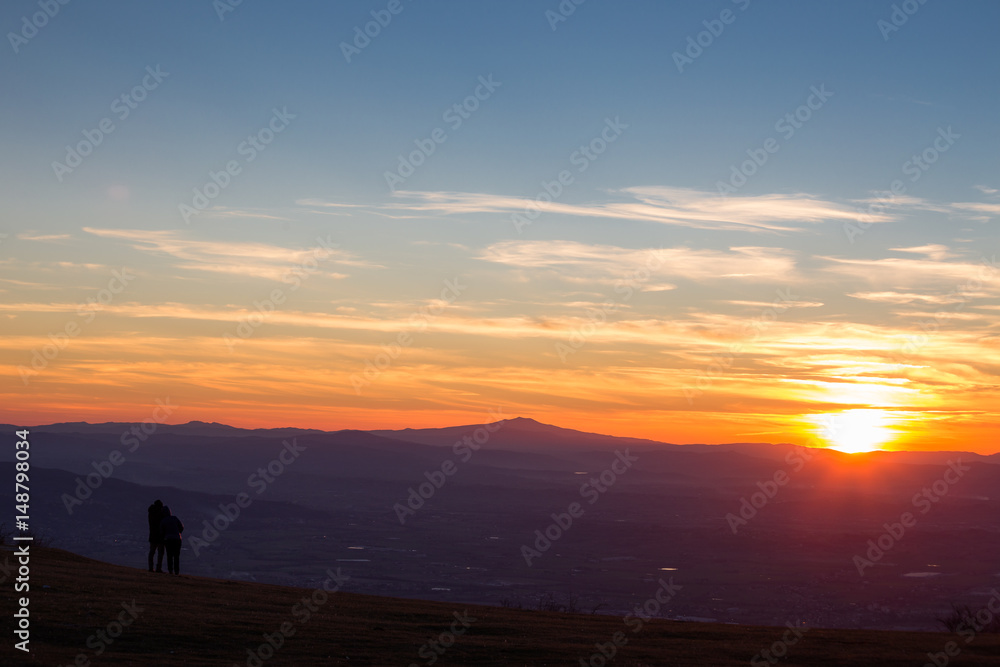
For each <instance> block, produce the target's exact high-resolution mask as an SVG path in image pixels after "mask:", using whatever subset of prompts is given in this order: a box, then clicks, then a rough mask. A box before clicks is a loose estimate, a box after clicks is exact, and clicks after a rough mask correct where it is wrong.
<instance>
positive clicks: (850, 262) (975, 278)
mask: <svg viewBox="0 0 1000 667" xmlns="http://www.w3.org/2000/svg"><path fill="white" fill-rule="evenodd" d="M819 259H823V260H826V261H828V262H830V265H829V266H827V267H826V268H825V269H824V270H825V271H829V272H832V273H835V274H841V275H847V276H851V277H854V278H859V279H862V280H865V281H868V282H870V283H872V284H877V285H893V286H896V287H915V286H922V287H925V288H927V289H928V290H930V291H932V293H937V292H940V291H942V290H963V293H964V290H965V289H967V287H968V286H969V285H973V284H976V283H978V282H980V281H983V282H985V281H990V280H993V281H996V280H997V278H998V276H997V275H996V273H997V271H996V265H995V264H994V263H991V260H989V259H987V258H985V257H984V258H983V259H982V260H981V261H980V262H979V263H971V262H967V261H966V262H945V261H934V260H930V259H902V258H898V257H888V258H885V259H841V258H838V257H820V258H819ZM977 289H978V288H977Z"/></svg>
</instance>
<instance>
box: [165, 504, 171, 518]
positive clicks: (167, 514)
mask: <svg viewBox="0 0 1000 667" xmlns="http://www.w3.org/2000/svg"><path fill="white" fill-rule="evenodd" d="M163 516H170V508H169V507H167V506H166V505H164V506H163Z"/></svg>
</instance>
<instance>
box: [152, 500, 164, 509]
mask: <svg viewBox="0 0 1000 667" xmlns="http://www.w3.org/2000/svg"><path fill="white" fill-rule="evenodd" d="M153 507H163V501H162V500H160V499H159V498H157V499H156V502H154V503H153Z"/></svg>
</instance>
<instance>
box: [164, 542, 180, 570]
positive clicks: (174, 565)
mask: <svg viewBox="0 0 1000 667" xmlns="http://www.w3.org/2000/svg"><path fill="white" fill-rule="evenodd" d="M180 553H181V541H180V540H167V571H168V572H170V574H180V562H179V561H180Z"/></svg>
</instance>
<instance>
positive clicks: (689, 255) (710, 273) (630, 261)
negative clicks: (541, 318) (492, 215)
mask: <svg viewBox="0 0 1000 667" xmlns="http://www.w3.org/2000/svg"><path fill="white" fill-rule="evenodd" d="M480 259H484V260H486V261H489V262H496V263H499V264H506V265H509V266H516V267H520V268H529V269H558V270H561V271H569V272H572V273H573V274H574V275H578V276H599V277H601V278H603V279H608V278H621V277H622V276H623V275H626V274H628V273H629V272H633V271H635V270H637V269H640V268H642V267H647V268H648V269H649V272H650V274H651V275H658V276H661V277H678V278H685V279H688V280H693V281H698V282H709V281H716V280H719V279H725V278H739V279H742V280H747V279H750V280H785V281H787V280H790V279H792V278H793V277H794V275H795V272H796V270H795V260H794V258H793V253H792V252H791V251H789V250H785V249H783V248H761V247H753V246H747V247H736V248H730V249H729V250H728V251H722V250H694V249H691V248H660V249H648V248H647V249H632V248H620V247H617V246H609V245H590V244H586V243H579V242H576V241H502V242H500V243H494V244H493V245H491V246H489V247H488V248H486V249H485V250H484V251H483V252H482V254H481V255H480Z"/></svg>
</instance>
